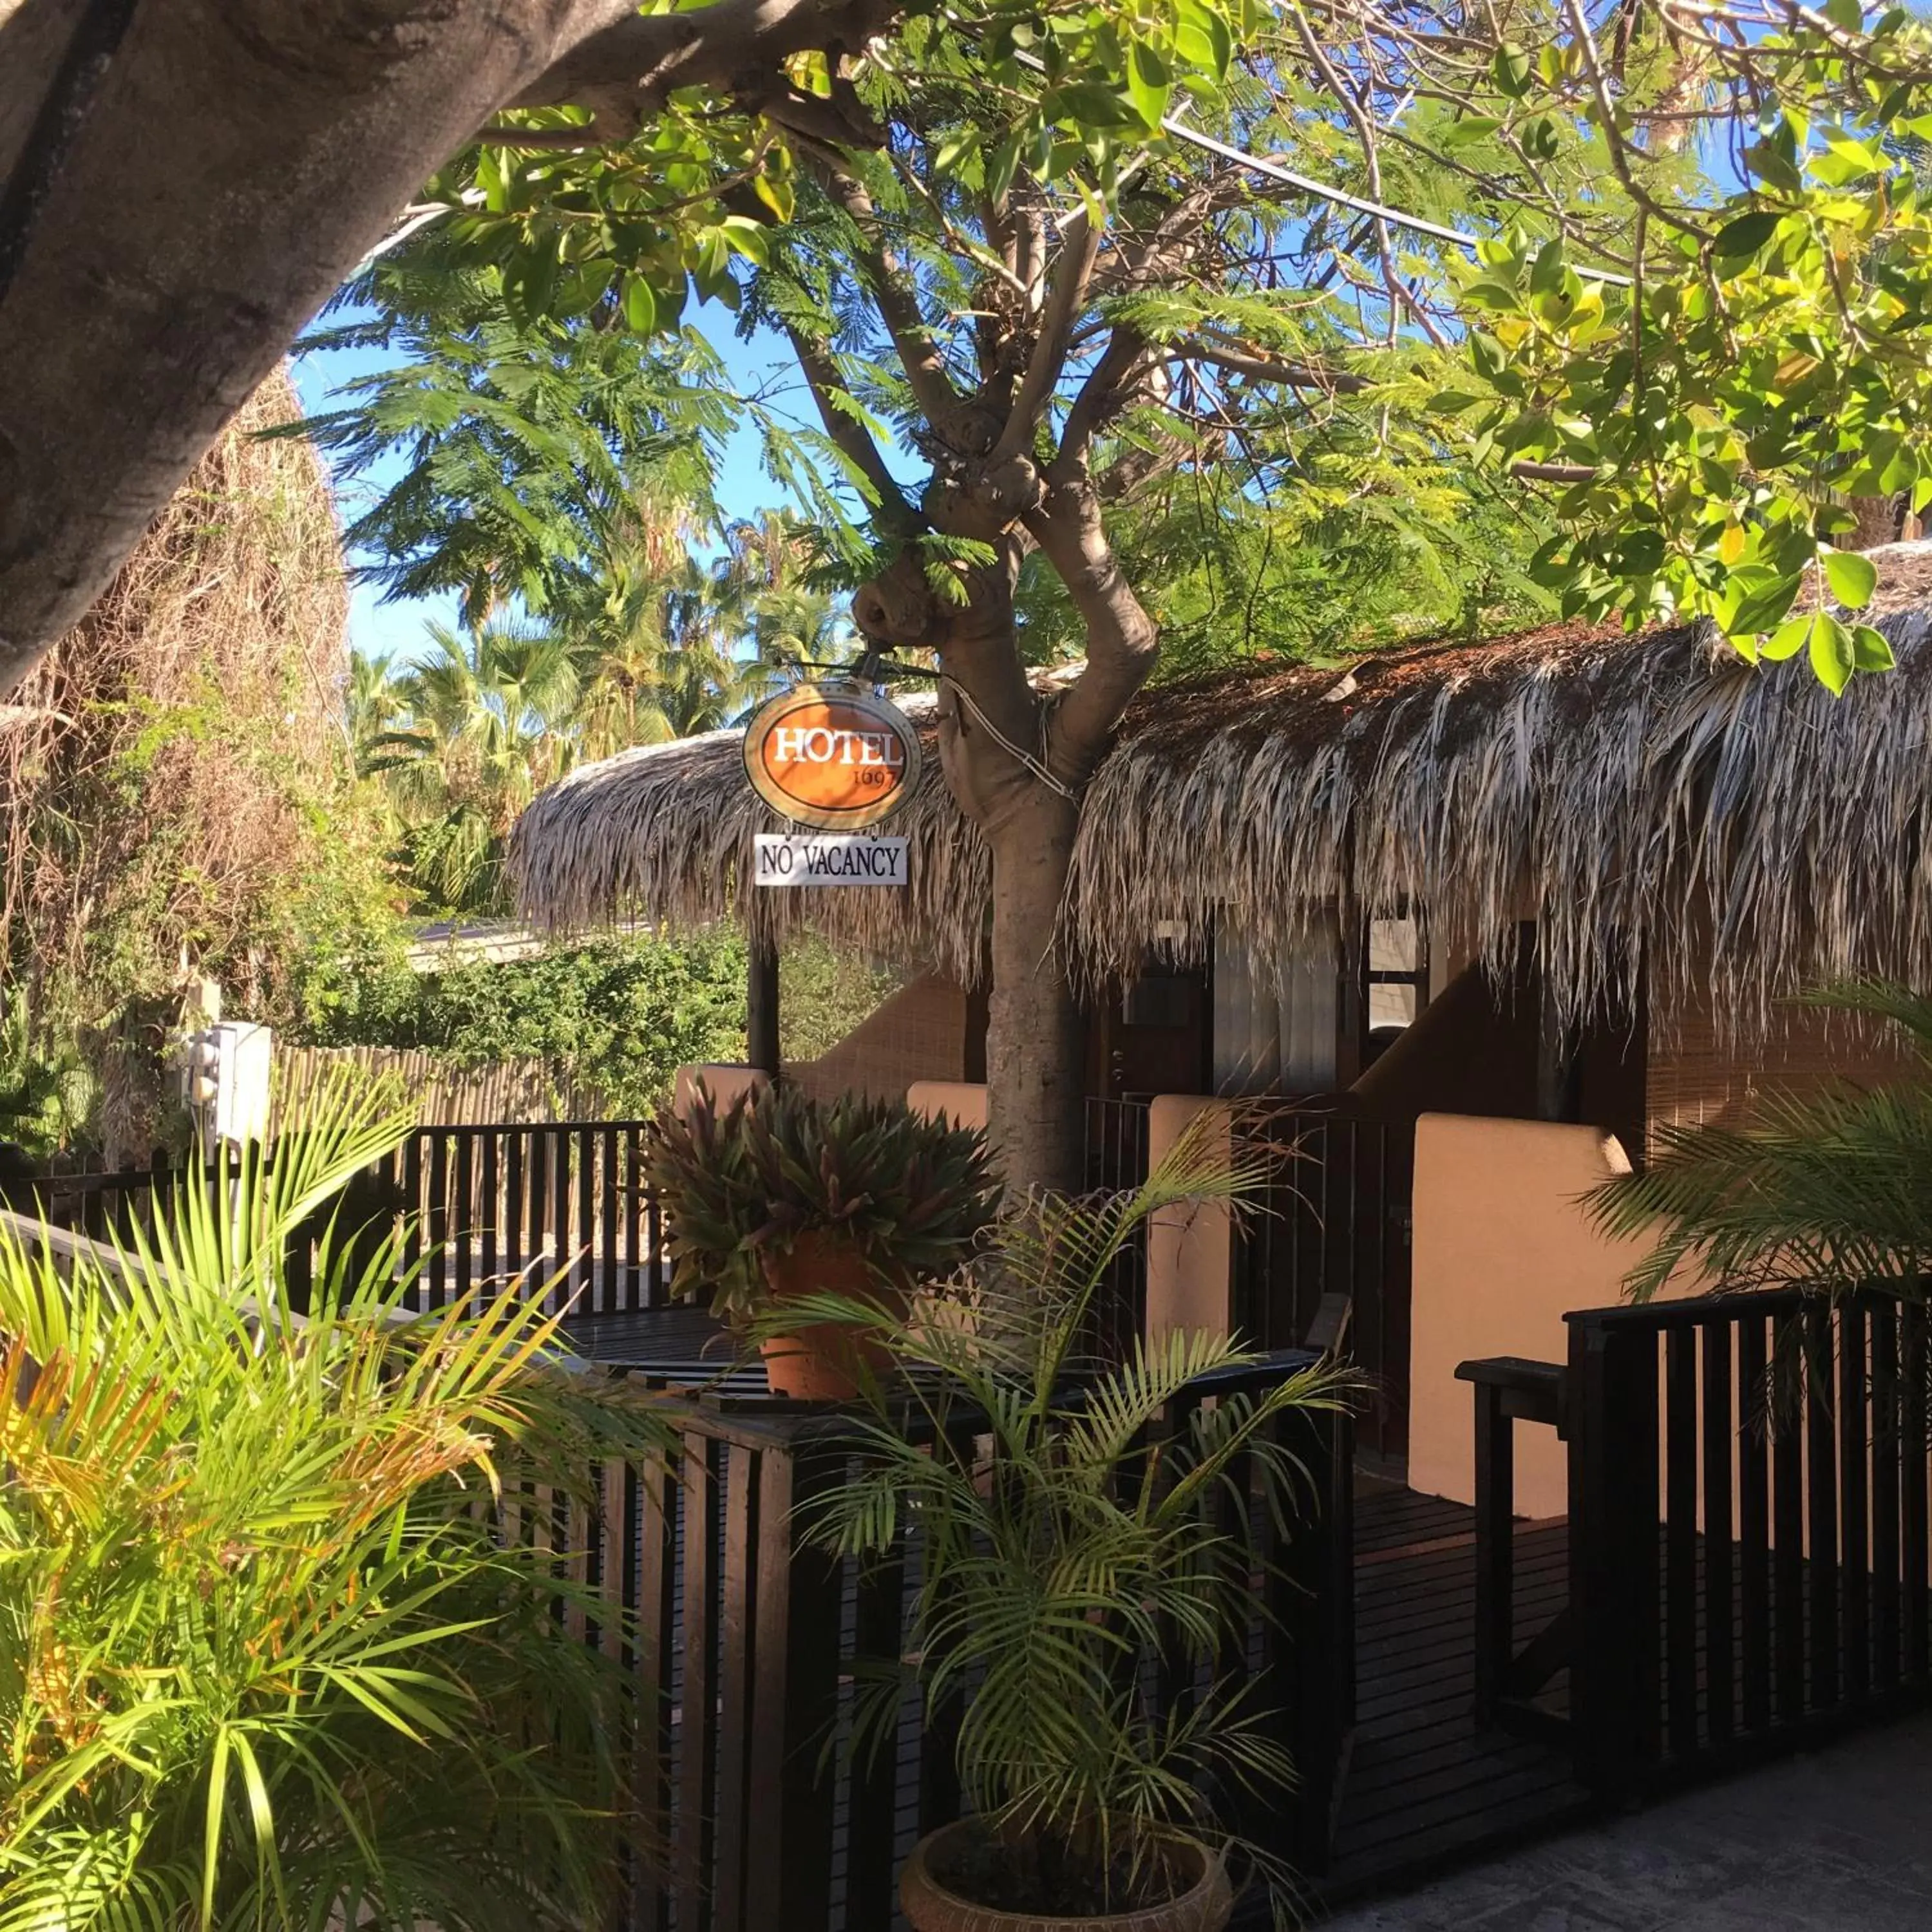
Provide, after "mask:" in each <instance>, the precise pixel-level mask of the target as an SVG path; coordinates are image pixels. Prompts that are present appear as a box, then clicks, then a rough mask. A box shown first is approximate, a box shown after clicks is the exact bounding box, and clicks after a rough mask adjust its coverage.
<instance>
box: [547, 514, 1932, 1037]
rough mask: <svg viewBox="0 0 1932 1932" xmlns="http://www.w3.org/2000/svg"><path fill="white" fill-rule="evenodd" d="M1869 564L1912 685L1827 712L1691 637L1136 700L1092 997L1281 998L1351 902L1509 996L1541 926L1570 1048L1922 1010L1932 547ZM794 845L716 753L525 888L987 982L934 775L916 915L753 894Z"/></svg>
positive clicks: (570, 836) (1584, 640)
mask: <svg viewBox="0 0 1932 1932" xmlns="http://www.w3.org/2000/svg"><path fill="white" fill-rule="evenodd" d="M1873 560H1874V561H1875V562H1878V563H1879V565H1880V567H1881V575H1880V591H1879V597H1878V599H1877V601H1876V604H1875V606H1874V609H1873V615H1874V616H1876V620H1877V621H1878V622H1879V628H1882V630H1883V631H1885V634H1887V636H1888V637H1889V638H1890V639H1891V642H1892V644H1893V646H1894V649H1895V651H1896V652H1897V656H1898V666H1897V670H1895V671H1894V672H1892V673H1890V674H1889V675H1887V676H1876V677H1861V678H1859V679H1856V680H1855V682H1854V683H1853V685H1852V688H1851V689H1850V690H1849V691H1848V692H1847V693H1846V695H1845V696H1844V697H1842V698H1838V699H1834V698H1833V697H1832V696H1831V695H1830V694H1829V693H1828V692H1827V691H1826V690H1825V689H1824V688H1823V687H1822V686H1821V685H1820V684H1819V683H1818V682H1817V679H1814V677H1812V676H1811V675H1810V673H1808V670H1806V668H1805V666H1804V665H1803V664H1766V665H1763V666H1761V667H1752V666H1751V665H1749V664H1746V663H1745V661H1743V660H1742V658H1739V656H1738V655H1736V653H1735V652H1733V651H1731V650H1730V649H1729V648H1728V646H1725V645H1724V644H1723V643H1721V641H1718V640H1715V639H1714V638H1713V637H1712V636H1711V635H1710V634H1709V633H1708V632H1707V631H1705V630H1703V628H1700V627H1696V626H1682V627H1678V628H1661V629H1657V630H1653V631H1648V632H1646V633H1643V634H1639V635H1637V636H1630V635H1628V634H1625V633H1624V632H1623V631H1621V630H1620V629H1618V628H1616V627H1613V626H1605V627H1601V628H1590V627H1588V626H1584V625H1559V626H1553V627H1551V628H1546V629H1543V630H1539V631H1531V632H1529V633H1526V634H1523V635H1520V636H1517V637H1506V638H1502V639H1499V640H1494V641H1492V642H1489V643H1475V644H1469V643H1459V644H1453V645H1448V646H1441V647H1438V648H1434V649H1420V650H1404V651H1391V652H1379V653H1376V654H1374V655H1370V656H1367V657H1364V658H1361V659H1360V660H1359V661H1356V662H1355V663H1354V664H1353V665H1352V667H1349V666H1344V667H1337V666H1329V667H1312V666H1307V665H1297V666H1295V667H1292V668H1288V669H1283V670H1274V671H1270V672H1265V673H1260V674H1255V673H1248V672H1241V673H1229V674H1227V675H1225V676H1220V677H1217V678H1214V679H1208V680H1206V681H1204V682H1200V683H1198V684H1195V685H1184V686H1175V685H1167V686H1163V687H1162V688H1159V689H1157V690H1156V691H1152V692H1150V693H1148V694H1145V695H1144V696H1143V697H1142V698H1141V700H1139V702H1138V703H1136V706H1135V707H1134V709H1133V711H1132V712H1131V713H1130V715H1129V717H1128V718H1127V722H1126V724H1124V727H1122V730H1121V733H1120V736H1119V739H1118V742H1117V744H1116V745H1115V748H1114V751H1112V754H1111V755H1110V756H1109V758H1108V759H1107V760H1106V763H1104V764H1103V766H1102V767H1101V769H1100V772H1098V774H1097V775H1096V777H1095V778H1094V782H1093V784H1092V785H1091V787H1090V789H1089V790H1088V794H1087V797H1086V799H1085V803H1084V806H1083V808H1082V814H1081V826H1080V833H1079V843H1078V845H1077V847H1076V853H1075V858H1074V866H1073V877H1072V880H1071V881H1070V886H1069V889H1068V892H1067V899H1066V901H1065V905H1064V932H1063V940H1064V944H1066V945H1067V949H1068V953H1069V956H1070V959H1071V960H1072V961H1073V963H1074V965H1075V968H1076V971H1078V972H1079V973H1081V974H1085V976H1087V977H1088V978H1089V980H1095V979H1098V978H1099V977H1103V976H1105V975H1107V974H1127V973H1131V972H1133V971H1136V970H1137V969H1138V968H1139V966H1140V965H1141V963H1142V962H1143V960H1144V959H1145V958H1146V956H1147V954H1148V950H1149V949H1150V948H1152V949H1154V950H1155V951H1156V952H1157V953H1160V954H1161V955H1163V956H1165V957H1167V958H1169V959H1172V960H1174V961H1175V962H1177V963H1193V962H1199V961H1200V960H1202V959H1204V958H1205V956H1206V953H1207V952H1208V947H1209V946H1210V945H1211V941H1212V935H1213V933H1214V931H1215V930H1216V929H1217V927H1218V928H1219V929H1220V930H1221V931H1223V932H1227V931H1229V930H1230V929H1232V930H1234V931H1235V932H1238V933H1239V934H1240V935H1241V938H1242V939H1243V940H1244V942H1245V944H1247V947H1248V948H1249V950H1250V954H1251V956H1253V958H1254V959H1255V960H1256V962H1257V964H1258V965H1259V966H1261V967H1262V968H1265V967H1267V966H1268V965H1270V964H1271V963H1279V962H1286V960H1287V959H1290V958H1292V956H1294V955H1295V953H1296V952H1297V951H1298V950H1300V949H1301V947H1302V946H1303V945H1304V943H1305V941H1306V940H1307V936H1308V935H1309V933H1310V929H1311V928H1312V926H1313V925H1314V923H1315V922H1316V920H1317V919H1322V918H1325V916H1326V913H1327V911H1328V908H1330V907H1333V906H1334V905H1335V904H1337V903H1338V902H1339V903H1340V904H1343V905H1344V906H1346V907H1349V909H1350V910H1351V912H1352V913H1354V914H1359V915H1361V916H1367V917H1370V918H1376V917H1391V916H1398V915H1400V914H1402V913H1411V914H1412V915H1414V916H1415V917H1416V918H1418V920H1419V921H1421V923H1422V924H1423V925H1424V927H1425V928H1426V929H1427V931H1428V932H1429V934H1430V938H1431V940H1432V942H1433V944H1435V945H1436V946H1437V947H1439V948H1441V949H1442V950H1443V951H1444V952H1445V953H1448V955H1450V956H1474V957H1477V958H1479V959H1483V960H1484V961H1485V962H1487V963H1489V964H1490V965H1493V966H1495V967H1497V968H1502V966H1504V965H1505V964H1506V962H1508V960H1509V959H1511V957H1513V956H1514V948H1515V947H1516V944H1517V937H1516V934H1517V926H1518V924H1519V922H1520V921H1522V920H1524V919H1535V920H1536V921H1537V922H1538V948H1539V952H1540V953H1541V959H1542V962H1543V965H1544V968H1545V971H1546V973H1547V980H1548V983H1549V985H1550V988H1551V989H1552V992H1553V995H1554V997H1555V998H1556V1001H1557V1002H1558V1004H1559V1006H1560V1007H1562V1009H1563V1010H1565V1013H1567V1015H1568V1016H1571V1017H1576V1016H1580V1015H1581V1014H1583V1013H1586V1012H1587V1011H1589V1010H1592V1008H1594V1007H1597V1006H1598V1004H1599V1003H1601V1002H1603V1001H1606V1000H1607V999H1611V998H1619V997H1623V996H1628V993H1629V992H1630V990H1631V988H1632V987H1633V986H1634V983H1635V980H1636V978H1637V974H1638V972H1639V971H1640V968H1641V969H1642V971H1643V973H1644V974H1645V977H1646V983H1647V993H1648V999H1649V1008H1650V1011H1651V1013H1652V1016H1653V1017H1654V1018H1655V1019H1658V1020H1660V1021H1661V1022H1662V1024H1663V1025H1664V1027H1665V1028H1669V1026H1670V1024H1671V1021H1672V1016H1673V1014H1674V1013H1676V1011H1678V1010H1680V1009H1681V1008H1682V1007H1683V1006H1684V1004H1685V1001H1687V999H1688V998H1689V997H1690V996H1691V994H1692V993H1693V992H1695V993H1696V994H1697V998H1698V999H1699V1000H1700V1002H1701V1001H1711V1002H1712V1004H1714V1005H1715V1007H1716V1009H1717V1010H1718V1013H1719V1014H1720V1016H1721V1019H1722V1021H1723V1022H1724V1025H1725V1026H1726V1028H1727V1029H1730V1030H1735V1031H1737V1032H1738V1033H1739V1034H1749V1033H1752V1032H1755V1031H1758V1030H1760V1029H1761V1028H1763V1026H1765V1025H1766V1024H1767V1022H1768V1021H1769V1016H1770V1013H1771V1011H1772V1007H1773V1005H1774V1004H1775V1002H1777V1001H1778V1000H1780V999H1781V998H1783V997H1784V996H1785V995H1787V994H1789V993H1791V992H1796V991H1797V990H1799V989H1800V988H1802V987H1803V986H1806V985H1808V984H1811V983H1815V982H1817V981H1818V980H1826V979H1838V978H1843V977H1850V976H1854V975H1883V976H1885V977H1891V978H1894V979H1898V980H1904V981H1906V982H1908V983H1915V984H1925V983H1932V890H1928V888H1932V639H1928V635H1927V633H1928V628H1932V545H1927V544H1897V545H1894V546H1891V547H1889V549H1888V550H1884V551H1880V552H1876V553H1873ZM922 728H927V727H926V725H925V724H922ZM775 829H781V827H780V826H779V824H778V821H777V820H775V819H774V818H773V817H772V816H771V814H769V812H768V811H766V808H765V807H764V806H763V804H762V803H761V802H760V801H759V800H758V799H757V797H756V796H755V795H754V793H752V792H751V788H750V787H749V786H748V784H746V783H745V780H744V777H743V773H742V766H741V765H740V763H739V743H738V737H737V735H736V733H713V734H712V736H709V737H708V738H705V739H694V740H691V741H688V742H685V743H684V744H682V745H672V746H666V747H664V748H658V749H652V750H649V751H634V752H629V753H626V754H623V755H622V756H621V757H616V758H613V759H610V760H606V761H604V763H601V764H598V765H592V766H586V767H584V768H583V769H580V770H579V771H577V772H574V773H573V774H572V775H571V776H570V777H569V778H567V779H565V781H563V782H562V783H561V784H558V785H556V786H554V787H552V788H551V789H550V790H549V791H548V792H547V793H544V795H543V796H541V797H540V798H539V799H538V800H537V801H536V802H535V805H532V807H531V808H530V809H529V811H527V812H526V813H525V814H524V815H523V820H522V822H521V823H520V825H519V826H518V827H517V833H516V837H515V841H514V849H513V853H512V861H511V862H512V868H513V871H514V874H515V877H516V880H517V889H518V892H519V894H520V898H521V901H522V904H523V907H524V910H525V911H526V914H527V915H528V916H530V917H532V918H533V919H537V920H539V921H541V922H546V923H547V924H550V925H552V926H575V925H583V924H589V923H593V922H596V921H598V920H601V919H608V918H610V917H612V916H617V915H619V914H625V913H629V914H634V915H637V916H643V917H645V918H647V919H654V920H658V921H661V922H665V923H667V924H671V925H689V924H700V923H703V922H708V921H711V920H715V919H723V918H727V917H733V916H735V917H737V918H739V919H745V920H747V921H748V922H751V924H752V925H754V926H755V927H756V928H757V929H759V930H761V931H765V932H772V933H774V934H775V935H780V936H782V935H783V934H784V932H786V931H787V930H789V929H793V928H795V927H798V926H812V927H814V928H816V929H818V930H820V931H822V932H825V933H826V935H828V936H829V937H831V938H834V939H836V940H840V941H846V942H847V943H850V944H857V945H860V946H862V947H867V948H868V949H870V950H874V951H881V952H883V951H898V952H901V953H920V954H923V955H925V956H928V957H930V958H932V959H935V961H937V962H938V963H939V964H940V965H941V966H942V967H943V968H945V969H946V970H947V971H951V972H953V974H956V975H958V976H959V977H964V978H970V977H972V976H973V975H974V974H975V973H976V972H977V970H978V966H979V962H980V958H981V952H982V949H981V936H982V935H983V932H984V930H985V922H986V913H987V904H988V897H987V895H988V891H989V880H988V868H987V862H986V850H985V847H984V845H983V841H981V840H980V837H979V835H978V834H977V832H975V831H974V829H973V828H972V827H971V826H969V825H968V824H967V823H965V820H963V819H962V817H961V816H960V815H959V812H958V810H957V808H956V806H955V805H953V801H952V799H950V796H949V795H948V794H947V792H946V790H945V788H944V783H943V781H942V780H941V777H940V774H939V771H938V759H937V758H936V757H934V758H929V760H927V765H926V776H925V779H924V781H923V783H922V787H921V790H920V791H919V794H918V795H917V796H916V798H915V799H913V802H912V803H911V805H910V806H909V807H908V808H907V811H905V813H904V814H902V815H901V817H899V818H898V819H897V820H894V821H893V822H892V823H891V824H890V825H889V826H886V827H885V828H883V829H886V830H889V831H891V832H903V833H904V834H906V835H908V836H909V837H910V839H911V841H912V850H911V868H910V870H911V878H912V883H911V884H910V886H909V887H908V888H907V889H905V890H904V891H903V892H897V893H895V892H893V891H892V890H891V889H885V888H880V889H871V888H863V889H851V888H838V889H802V888H795V889H788V890H785V891H780V892H751V891H746V892H742V893H741V892H739V889H738V881H739V879H740V878H741V877H749V874H750V867H751V851H752V840H753V837H754V834H756V833H757V832H760V831H766V830H775Z"/></svg>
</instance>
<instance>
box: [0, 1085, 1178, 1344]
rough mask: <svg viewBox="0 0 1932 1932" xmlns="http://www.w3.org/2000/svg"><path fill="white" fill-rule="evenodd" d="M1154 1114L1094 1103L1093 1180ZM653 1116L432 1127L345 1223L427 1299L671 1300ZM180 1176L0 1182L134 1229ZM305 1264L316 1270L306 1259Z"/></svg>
mask: <svg viewBox="0 0 1932 1932" xmlns="http://www.w3.org/2000/svg"><path fill="white" fill-rule="evenodd" d="M645 1129H646V1123H645V1122H643V1121H558V1122H553V1123H542V1124H521V1123H520V1124H505V1123H498V1124H485V1125H475V1126H460V1127H459V1126H425V1127H419V1128H417V1129H416V1130H414V1131H413V1132H412V1133H411V1134H410V1136H409V1138H408V1139H407V1140H405V1141H404V1143H403V1145H401V1147H400V1148H398V1149H397V1151H395V1153H394V1154H391V1155H389V1156H388V1157H386V1159H384V1160H383V1161H381V1162H380V1163H377V1166H375V1167H374V1168H373V1169H371V1170H370V1172H368V1174H366V1175H364V1176H363V1177H362V1178H361V1180H360V1181H359V1182H358V1183H357V1184H356V1186H355V1187H354V1188H353V1189H352V1190H351V1191H350V1196H349V1197H348V1198H347V1200H346V1202H345V1203H344V1208H343V1220H344V1225H345V1226H355V1227H357V1228H362V1229H369V1230H371V1232H383V1231H386V1230H389V1229H396V1228H401V1229H402V1230H403V1232H404V1257H403V1258H404V1262H406V1263H407V1265H408V1266H409V1267H410V1268H412V1269H413V1270H415V1271H418V1273H417V1279H416V1285H415V1287H414V1289H413V1291H412V1293H411V1295H410V1301H411V1303H412V1304H413V1305H414V1306H416V1307H441V1306H443V1305H444V1304H446V1303H448V1302H449V1301H452V1300H455V1299H457V1298H460V1297H463V1296H465V1295H469V1294H471V1293H472V1292H475V1291H478V1290H482V1291H484V1292H488V1291H490V1289H492V1288H493V1287H494V1288H500V1287H502V1286H508V1285H509V1284H511V1283H517V1284H519V1285H520V1286H522V1287H523V1289H524V1290H525V1291H526V1292H528V1293H530V1294H532V1295H535V1294H541V1295H544V1297H545V1298H546V1299H547V1301H549V1303H550V1305H551V1306H553V1307H562V1306H564V1305H565V1304H569V1305H570V1306H571V1307H572V1308H573V1309H574V1310H576V1311H577V1313H596V1314H615V1313H631V1312H633V1311H635V1310H641V1309H651V1308H656V1307H661V1306H662V1305H663V1304H664V1302H665V1301H667V1299H668V1298H669V1292H670V1259H669V1256H668V1254H667V1250H666V1246H665V1243H664V1228H663V1223H662V1218H661V1215H660V1214H659V1211H658V1203H657V1199H656V1196H655V1193H653V1192H652V1190H651V1189H650V1188H649V1187H646V1185H645V1184H644V1181H643V1174H642V1156H643V1134H644V1132H645ZM1085 1148H1086V1170H1087V1171H1086V1181H1087V1185H1088V1187H1092V1188H1103V1187H1104V1188H1126V1187H1137V1186H1138V1185H1139V1184H1140V1182H1141V1181H1142V1180H1143V1179H1145V1177H1146V1174H1147V1160H1148V1105H1147V1103H1146V1102H1145V1101H1144V1100H1141V1101H1134V1100H1090V1101H1089V1102H1088V1105H1087V1116H1086V1138H1085ZM179 1172H180V1169H178V1167H170V1166H169V1165H168V1163H167V1160H166V1157H164V1156H163V1155H160V1154H157V1156H156V1157H155V1160H154V1163H153V1165H152V1166H150V1167H147V1168H131V1169H121V1170H119V1171H117V1172H110V1173H98V1174H95V1173H80V1172H74V1173H55V1172H43V1173H42V1174H40V1175H37V1176H35V1177H34V1178H31V1179H27V1178H23V1179H22V1180H20V1181H17V1182H12V1183H8V1184H5V1187H4V1188H0V1193H5V1196H6V1198H7V1200H8V1202H10V1205H13V1206H15V1207H17V1208H20V1209H21V1210H22V1211H26V1212H29V1213H44V1214H46V1218H47V1219H48V1220H49V1221H51V1222H52V1223H53V1224H54V1225H55V1226H58V1227H64V1228H69V1229H73V1230H74V1232H76V1233H78V1234H85V1235H93V1236H95V1237H96V1238H105V1237H107V1236H108V1235H110V1234H118V1235H120V1236H121V1237H122V1238H127V1235H129V1234H130V1232H131V1231H132V1230H133V1228H134V1227H135V1226H137V1225H138V1226H142V1227H143V1228H148V1227H151V1226H152V1225H153V1214H154V1202H155V1200H156V1198H157V1191H159V1190H164V1188H165V1187H166V1185H167V1184H169V1183H171V1182H172V1180H173V1179H174V1178H175V1177H176V1176H177V1175H178V1173H179ZM321 1218H322V1219H325V1220H326V1218H327V1217H326V1216H325V1217H321ZM317 1232H320V1229H319V1226H318V1230H317ZM293 1271H294V1273H295V1274H296V1275H297V1276H298V1277H302V1280H306V1275H305V1269H304V1268H303V1266H302V1262H301V1261H300V1260H299V1259H298V1260H297V1261H296V1262H294V1263H293ZM1145 1293H1146V1259H1145V1249H1144V1246H1140V1245H1137V1246H1136V1248H1135V1250H1133V1253H1131V1254H1130V1255H1128V1256H1123V1257H1122V1259H1121V1265H1120V1267H1119V1268H1118V1270H1117V1279H1116V1280H1115V1282H1114V1283H1112V1284H1111V1285H1110V1289H1109V1295H1108V1298H1107V1305H1108V1319H1107V1322H1106V1328H1107V1332H1108V1334H1109V1336H1115V1337H1125V1336H1128V1335H1131V1334H1137V1333H1138V1332H1139V1328H1140V1326H1141V1322H1142V1311H1143V1310H1144V1307H1145Z"/></svg>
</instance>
